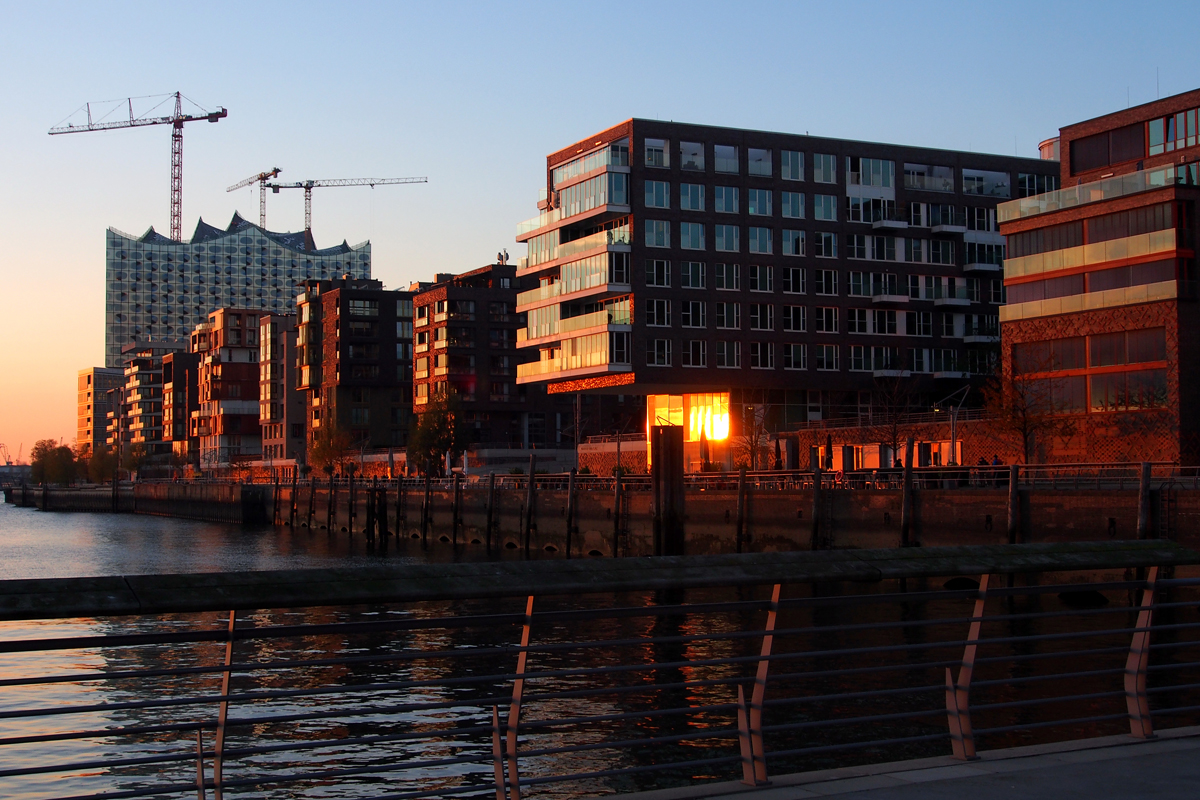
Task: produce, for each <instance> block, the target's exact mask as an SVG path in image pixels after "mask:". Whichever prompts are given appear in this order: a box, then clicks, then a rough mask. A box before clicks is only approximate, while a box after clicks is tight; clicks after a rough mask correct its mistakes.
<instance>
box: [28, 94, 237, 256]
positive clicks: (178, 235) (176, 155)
mask: <svg viewBox="0 0 1200 800" xmlns="http://www.w3.org/2000/svg"><path fill="white" fill-rule="evenodd" d="M160 97H161V98H163V99H162V100H160V101H159V102H158V103H156V104H155V105H154V106H153V107H152V108H151V109H150V110H149V111H147V112H145V114H142V115H141V116H137V117H135V116H134V115H133V101H134V100H145V99H151V100H153V99H158V98H160ZM171 99H174V100H175V111H174V113H172V114H171V115H170V116H167V117H150V116H147V115H148V114H150V113H151V112H152V111H154V110H155V109H157V108H158V107H159V106H161V105H162V104H163V103H165V102H168V101H169V100H171ZM185 99H186V100H187V101H188V102H189V103H191V104H192V105H194V106H196V108H199V109H200V110H201V111H202V112H203V113H201V114H184V113H183V101H184V100H185ZM102 103H103V104H108V103H112V104H113V107H112V108H109V109H108V110H107V111H106V112H105V113H104V114H103V115H101V116H100V118H99V119H98V120H93V119H92V105H93V104H92V103H84V104H83V105H82V106H80V107H79V108H78V109H76V110H75V112H74V114H78V113H79V112H80V111H83V110H85V109H86V111H87V124H81V125H76V124H74V123H67V124H65V125H64V124H62V123H60V124H59V125H57V126H55V127H53V128H51V129H50V130H49V134H50V135H51V136H57V135H59V134H63V133H85V132H87V131H107V130H115V129H118V128H141V127H143V126H146V125H170V126H171V238H172V239H174V240H175V241H177V242H180V241H183V126H184V123H187V122H196V121H198V120H207V121H208V122H217V121H219V120H222V119H224V118H225V117H227V116H229V112H228V111H227V110H226V109H225V107H224V106H218V107H217V110H216V111H208V110H207V109H205V108H204V107H203V106H201V105H200V104H199V103H197V102H195V101H194V100H191V99H189V98H185V97H184V96H183V95H182V94H181V93H179V92H175V93H174V94H167V95H149V96H147V97H127V98H123V99H122V100H107V101H102ZM96 105H101V103H97V104H96ZM122 106H125V107H127V108H128V110H129V119H120V120H117V121H116V122H105V121H104V119H105V117H107V116H109V115H110V114H112V113H113V112H114V111H116V110H117V109H118V108H121V107H122ZM74 114H72V115H71V116H74ZM67 119H70V117H68V118H67ZM64 122H65V120H64Z"/></svg>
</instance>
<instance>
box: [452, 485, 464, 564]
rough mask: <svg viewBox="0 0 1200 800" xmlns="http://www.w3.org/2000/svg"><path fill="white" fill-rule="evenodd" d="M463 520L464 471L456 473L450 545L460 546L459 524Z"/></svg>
mask: <svg viewBox="0 0 1200 800" xmlns="http://www.w3.org/2000/svg"><path fill="white" fill-rule="evenodd" d="M461 522H462V473H461V472H456V473H454V515H453V520H452V522H451V524H450V528H451V530H450V546H451V547H458V526H459V524H460V523H461Z"/></svg>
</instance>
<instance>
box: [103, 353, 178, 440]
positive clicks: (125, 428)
mask: <svg viewBox="0 0 1200 800" xmlns="http://www.w3.org/2000/svg"><path fill="white" fill-rule="evenodd" d="M183 349H184V345H183V343H182V342H134V343H133V344H128V345H125V346H124V347H123V348H121V357H122V360H123V362H124V373H125V386H124V387H123V388H122V389H120V390H116V391H115V392H114V397H117V398H119V406H118V410H117V411H116V412H114V414H113V416H112V417H111V418H110V422H109V426H108V444H109V447H118V446H121V445H140V446H141V447H142V448H143V450H144V452H145V454H146V455H147V456H157V455H163V454H166V453H168V452H169V451H170V446H169V445H167V444H166V443H165V441H164V439H163V358H164V357H165V356H167V355H168V354H170V353H178V352H180V351H181V350H183Z"/></svg>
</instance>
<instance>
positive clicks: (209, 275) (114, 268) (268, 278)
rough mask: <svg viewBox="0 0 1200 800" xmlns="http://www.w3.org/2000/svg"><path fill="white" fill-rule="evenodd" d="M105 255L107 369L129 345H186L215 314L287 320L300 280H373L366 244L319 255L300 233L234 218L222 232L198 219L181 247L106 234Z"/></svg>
mask: <svg viewBox="0 0 1200 800" xmlns="http://www.w3.org/2000/svg"><path fill="white" fill-rule="evenodd" d="M105 256H106V268H105V317H104V365H105V366H106V367H120V366H121V365H122V361H121V353H122V348H123V347H125V346H126V345H128V344H130V343H132V342H145V341H163V340H176V341H182V342H186V341H187V339H188V337H189V335H190V334H191V331H192V328H194V327H195V326H196V325H200V324H203V323H205V322H206V321H207V320H208V313H209V312H210V311H212V310H213V309H215V308H250V309H255V310H259V311H271V312H276V313H287V312H288V311H289V310H290V309H291V307H292V303H293V302H294V295H295V292H294V291H293V287H294V286H295V284H296V283H298V282H299V281H301V280H306V279H310V278H312V279H317V278H333V277H337V276H341V275H346V274H349V275H351V276H352V277H355V278H369V277H371V244H370V242H363V243H362V244H358V245H355V246H353V247H351V246H349V245H347V244H346V243H345V242H342V243H341V244H340V245H337V246H336V247H327V248H323V249H320V250H318V249H316V248H315V247H314V246H313V242H312V239H311V238H308V239H306V237H305V234H304V232H302V231H301V232H298V233H278V232H274V231H268V230H265V229H263V228H260V227H259V226H257V225H255V224H253V223H251V222H247V221H246V220H244V219H242V218H241V217H240V216H238V215H237V214H234V215H233V219H232V221H231V222H230V223H229V227H227V228H226V229H225V230H221V229H219V228H215V227H213V226H212V225H208V224H206V223H205V222H204V220H200V221H199V223H197V225H196V231H195V233H193V234H192V238H191V240H189V241H187V242H176V241H174V240H172V239H170V238H168V237H166V236H163V235H161V234H159V233H156V232H155V231H154V229H153V228H150V229H149V230H147V231H146V233H145V234H143V235H142V236H139V237H134V236H130V235H129V234H125V233H121V232H120V231H118V230H116V229H114V228H109V229H108V234H107V236H106V247H105Z"/></svg>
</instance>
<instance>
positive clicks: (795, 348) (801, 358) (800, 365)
mask: <svg viewBox="0 0 1200 800" xmlns="http://www.w3.org/2000/svg"><path fill="white" fill-rule="evenodd" d="M783 368H784V369H808V345H804V344H785V345H784V346H783Z"/></svg>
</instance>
